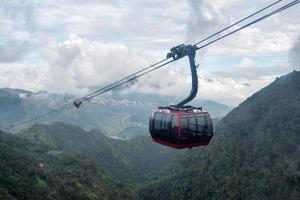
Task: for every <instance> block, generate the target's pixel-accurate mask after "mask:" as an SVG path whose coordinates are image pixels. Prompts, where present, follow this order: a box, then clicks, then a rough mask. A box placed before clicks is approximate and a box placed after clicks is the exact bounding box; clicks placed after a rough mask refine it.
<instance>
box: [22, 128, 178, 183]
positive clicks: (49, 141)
mask: <svg viewBox="0 0 300 200" xmlns="http://www.w3.org/2000/svg"><path fill="white" fill-rule="evenodd" d="M17 135H19V136H21V137H23V138H26V139H28V140H30V141H31V142H34V143H36V144H46V145H47V146H49V147H50V148H51V149H52V150H53V151H64V152H69V153H71V154H75V155H76V154H78V155H81V156H84V157H85V158H87V159H89V160H93V161H94V162H95V163H96V164H97V166H98V167H99V168H100V169H101V170H103V171H105V172H106V173H107V174H110V176H112V177H113V178H114V180H122V181H126V182H139V183H141V182H143V181H144V180H149V179H150V178H151V177H155V176H156V175H158V174H159V173H160V172H161V171H163V169H164V168H165V167H166V165H167V164H168V163H170V162H171V161H172V159H173V158H174V157H175V156H176V155H179V154H181V152H174V151H173V150H172V149H169V148H167V147H164V146H161V145H158V144H156V143H153V142H152V141H151V138H150V137H142V136H141V137H137V138H135V139H132V140H130V141H124V140H116V139H111V138H108V137H106V136H105V135H104V134H102V132H100V131H99V130H92V131H85V130H83V129H82V128H80V127H78V126H73V125H67V124H63V123H54V124H52V125H34V126H32V127H30V128H28V129H26V130H23V131H21V132H19V133H18V134H17Z"/></svg>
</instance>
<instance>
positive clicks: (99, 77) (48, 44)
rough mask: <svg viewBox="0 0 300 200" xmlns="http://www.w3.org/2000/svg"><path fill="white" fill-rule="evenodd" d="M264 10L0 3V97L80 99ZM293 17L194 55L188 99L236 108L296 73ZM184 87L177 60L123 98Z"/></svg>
mask: <svg viewBox="0 0 300 200" xmlns="http://www.w3.org/2000/svg"><path fill="white" fill-rule="evenodd" d="M273 1H274V0H253V1H246V0H182V1H178V0H169V1H158V0H143V1H142V0H127V1H122V0H56V1H50V0H43V1H39V0H28V1H27V0H9V1H8V0H0V77H1V79H0V87H11V88H22V89H26V90H31V91H39V90H47V91H50V92H55V93H71V94H77V95H83V94H86V93H88V92H90V91H91V90H93V89H95V88H99V87H101V86H103V85H105V84H108V83H110V82H112V81H115V80H118V79H120V78H122V77H124V76H126V75H128V74H130V73H133V72H135V71H136V70H138V69H141V68H142V67H144V66H147V65H149V64H151V63H153V62H155V61H157V60H159V59H162V58H164V57H165V55H166V53H167V52H168V50H169V49H170V48H171V47H173V46H176V45H178V44H181V43H194V42H197V41H199V40H201V39H202V38H203V37H205V36H208V35H210V34H212V33H214V32H215V31H216V30H218V29H220V28H222V27H225V26H228V25H229V24H230V23H233V22H235V21H236V20H238V19H240V18H243V17H245V16H247V15H248V14H251V13H253V12H254V11H256V10H258V9H260V8H262V7H264V6H266V5H268V4H270V3H271V2H273ZM290 1H291V0H283V1H282V2H280V3H279V4H278V5H277V7H278V6H280V5H283V4H285V3H287V2H290ZM299 11H300V5H296V6H294V7H292V8H290V9H288V10H286V11H284V12H282V13H281V14H279V15H276V16H273V17H272V18H269V19H267V20H265V21H263V22H260V23H259V24H256V25H254V26H252V27H250V28H247V29H246V30H243V31H241V32H239V33H237V34H235V35H233V36H231V37H228V38H226V39H224V40H222V41H220V42H218V43H216V44H214V45H211V46H209V47H208V48H205V49H203V50H201V51H200V52H198V53H197V58H196V61H197V63H199V69H198V73H199V87H200V88H199V94H198V97H197V98H200V99H211V100H215V101H218V102H221V103H225V104H229V105H237V104H238V103H240V102H241V101H243V100H244V99H245V98H247V97H248V96H249V95H251V94H253V93H254V92H255V91H257V90H259V89H260V88H262V87H264V86H266V85H267V84H269V83H270V82H272V81H273V80H274V79H275V78H276V77H277V76H280V75H283V74H286V73H288V72H291V71H292V70H294V69H295V70H297V69H299V68H300V60H299V56H298V55H299V53H300V40H299V39H300V21H299V17H300V12H299ZM190 83H191V82H190V77H189V68H188V62H187V60H186V59H184V60H180V61H179V62H176V64H171V65H169V66H168V67H166V68H164V69H161V70H159V71H157V72H154V73H153V74H151V75H149V76H146V77H144V78H142V79H140V80H139V81H138V82H137V83H136V84H134V85H133V86H132V87H131V88H129V89H127V91H126V92H131V91H139V92H145V93H158V94H163V95H178V96H185V95H186V94H188V93H189V90H190Z"/></svg>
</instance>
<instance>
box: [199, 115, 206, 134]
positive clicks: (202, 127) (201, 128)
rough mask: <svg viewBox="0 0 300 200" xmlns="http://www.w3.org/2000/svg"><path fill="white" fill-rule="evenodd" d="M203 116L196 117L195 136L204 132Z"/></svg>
mask: <svg viewBox="0 0 300 200" xmlns="http://www.w3.org/2000/svg"><path fill="white" fill-rule="evenodd" d="M205 121H206V119H205V116H203V115H198V116H197V135H202V134H203V133H204V131H205V125H206V124H205Z"/></svg>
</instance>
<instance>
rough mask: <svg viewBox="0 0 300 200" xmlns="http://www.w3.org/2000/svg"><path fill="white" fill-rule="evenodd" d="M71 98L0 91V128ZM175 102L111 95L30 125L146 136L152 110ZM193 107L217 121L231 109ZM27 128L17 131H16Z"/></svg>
mask: <svg viewBox="0 0 300 200" xmlns="http://www.w3.org/2000/svg"><path fill="white" fill-rule="evenodd" d="M72 99H74V97H72V96H68V95H58V94H49V93H47V92H45V91H41V92H38V93H32V92H29V91H25V90H18V89H8V88H5V89H0V128H2V129H4V130H7V131H9V132H12V131H14V132H15V131H16V130H15V129H11V127H10V124H11V123H13V122H17V121H22V120H26V119H29V118H32V117H34V116H36V115H40V114H43V113H45V112H48V111H49V110H52V109H53V108H57V107H58V106H61V105H63V104H66V103H69V102H70V101H72ZM178 101H179V99H178V98H175V97H163V96H158V95H150V94H137V93H134V94H120V93H119V92H114V93H113V94H111V95H104V96H99V97H97V98H95V99H93V100H92V101H91V102H89V103H85V104H83V105H82V106H81V108H80V109H77V108H75V107H74V109H73V111H69V112H66V113H63V114H61V115H57V116H55V117H54V118H46V119H42V120H41V121H36V122H34V123H46V124H50V123H53V122H55V121H61V122H64V123H67V124H74V125H79V126H81V127H83V128H85V129H86V130H91V129H95V128H96V129H100V130H102V132H103V133H105V135H107V136H110V137H114V138H122V139H131V138H134V137H136V136H138V135H148V120H149V119H148V118H149V116H150V115H151V113H152V111H153V109H156V108H157V107H158V106H159V105H168V104H171V103H176V102H178ZM193 104H194V105H197V106H201V105H202V106H203V108H204V109H205V110H208V111H210V113H211V114H212V117H214V118H221V117H223V116H225V115H226V114H227V113H228V112H229V111H230V110H231V107H229V106H226V105H223V104H219V103H216V102H213V101H208V100H206V101H194V102H193ZM30 125H31V124H26V126H20V127H17V128H18V130H20V129H24V128H27V127H28V126H30Z"/></svg>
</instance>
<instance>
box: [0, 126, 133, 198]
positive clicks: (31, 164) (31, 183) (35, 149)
mask: <svg viewBox="0 0 300 200" xmlns="http://www.w3.org/2000/svg"><path fill="white" fill-rule="evenodd" d="M0 169H1V170H0V199H3V200H4V199H5V200H15V199H24V200H39V199H44V200H53V199H64V200H68V199H69V200H81V199H90V200H93V199H95V200H96V199H97V200H100V199H105V200H106V199H116V200H119V199H132V198H133V197H132V194H131V191H130V190H129V189H128V188H127V187H126V186H125V185H123V184H122V183H120V182H117V181H114V180H113V179H112V177H111V176H110V175H109V174H107V173H105V172H104V171H102V170H100V169H99V168H98V167H97V165H96V164H95V163H94V162H93V161H91V160H88V159H87V158H85V157H83V156H80V155H75V154H71V153H68V152H67V151H63V150H61V149H55V148H53V146H51V145H48V144H45V143H36V142H33V141H31V140H28V139H25V138H21V137H18V136H15V135H11V134H8V133H4V132H2V131H0Z"/></svg>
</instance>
